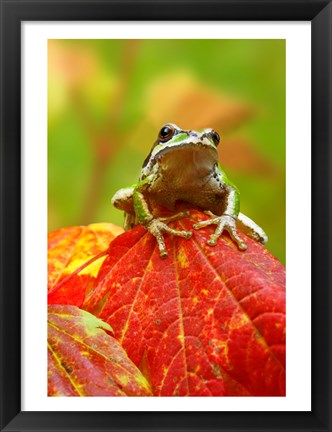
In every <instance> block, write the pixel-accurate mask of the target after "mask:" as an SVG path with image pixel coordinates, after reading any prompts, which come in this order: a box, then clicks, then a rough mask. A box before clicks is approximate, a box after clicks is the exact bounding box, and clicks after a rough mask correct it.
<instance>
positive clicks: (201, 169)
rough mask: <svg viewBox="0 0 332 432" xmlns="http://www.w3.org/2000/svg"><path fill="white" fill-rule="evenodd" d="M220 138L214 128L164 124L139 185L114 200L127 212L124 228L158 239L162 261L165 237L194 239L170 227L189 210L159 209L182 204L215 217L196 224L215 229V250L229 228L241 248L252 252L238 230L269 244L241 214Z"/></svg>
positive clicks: (118, 206) (260, 232)
mask: <svg viewBox="0 0 332 432" xmlns="http://www.w3.org/2000/svg"><path fill="white" fill-rule="evenodd" d="M219 141H220V137H219V135H218V133H217V132H216V131H214V130H213V129H210V128H209V129H203V130H201V131H199V132H197V131H194V130H182V129H181V128H179V127H178V126H177V125H175V124H173V123H167V124H165V125H164V126H163V127H162V128H161V130H160V132H159V134H158V138H157V140H156V141H155V143H154V144H153V146H152V149H151V151H150V153H149V155H148V156H147V158H146V159H145V161H144V163H143V166H142V170H141V175H140V177H139V180H138V182H137V183H136V184H134V185H133V186H131V187H128V188H125V189H120V190H119V191H117V192H116V193H115V195H114V196H113V198H112V203H113V205H114V206H115V207H116V208H118V209H120V210H123V211H124V214H125V221H124V228H125V230H128V229H130V228H132V227H134V226H135V225H138V224H141V225H143V226H144V227H145V228H146V229H147V230H148V231H149V232H150V233H151V234H153V235H154V236H155V238H156V240H157V243H158V247H159V252H160V256H161V257H165V256H167V250H166V247H165V241H164V234H165V233H169V234H172V235H175V236H180V237H184V238H186V239H189V238H190V237H191V236H192V232H190V231H180V230H176V229H173V228H170V227H169V226H168V225H167V223H168V222H169V221H172V220H176V219H179V218H181V217H183V216H185V215H188V212H183V211H182V212H180V213H176V214H173V215H172V216H169V217H158V216H157V214H156V213H157V212H156V211H155V210H156V209H157V208H158V206H159V207H160V206H163V207H166V208H167V209H169V210H172V211H174V210H175V205H176V203H178V202H185V203H187V204H188V205H190V206H192V207H199V208H200V209H202V210H203V211H205V213H206V214H208V215H209V216H210V218H209V219H207V220H204V221H200V222H197V223H196V224H195V225H193V228H194V229H196V230H198V229H200V228H203V227H206V226H208V225H216V229H215V231H214V233H212V234H211V236H210V238H209V240H208V244H209V245H210V246H214V245H215V244H216V242H217V240H218V238H219V237H220V236H221V234H222V232H223V231H224V230H226V231H227V232H228V233H229V234H230V236H231V238H232V240H233V241H234V242H235V244H236V245H237V247H238V248H239V249H240V250H245V249H246V248H247V246H246V244H245V243H244V242H243V240H242V239H241V238H240V237H239V235H238V233H237V230H240V231H242V232H244V233H246V234H247V235H248V236H250V237H251V238H253V239H255V240H257V241H258V242H260V243H262V244H264V243H266V242H267V236H266V234H265V233H264V231H263V230H262V228H260V227H259V226H258V225H257V224H256V223H255V222H253V221H252V220H251V219H249V218H248V217H247V216H245V215H244V214H242V213H240V198H239V195H240V194H239V191H238V189H237V187H236V186H235V185H234V184H233V183H232V182H231V181H230V180H229V179H228V178H227V176H226V174H225V173H224V172H223V171H222V169H221V167H220V165H219V163H218V151H217V146H218V144H219Z"/></svg>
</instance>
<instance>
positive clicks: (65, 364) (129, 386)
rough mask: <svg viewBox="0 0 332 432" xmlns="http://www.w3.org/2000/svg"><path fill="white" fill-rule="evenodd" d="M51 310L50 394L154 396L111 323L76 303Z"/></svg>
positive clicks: (49, 320) (49, 342) (49, 317)
mask: <svg viewBox="0 0 332 432" xmlns="http://www.w3.org/2000/svg"><path fill="white" fill-rule="evenodd" d="M48 312H49V313H48V395H49V396H151V391H150V387H149V384H148V382H147V381H146V379H145V378H144V377H143V375H142V374H141V372H140V371H139V370H138V369H137V367H136V366H135V365H134V364H133V363H132V362H131V360H129V358H128V357H127V355H126V353H125V351H124V350H123V348H121V346H120V345H119V343H118V342H117V341H116V340H115V339H114V338H113V337H112V336H110V335H109V334H107V333H106V332H112V329H111V327H110V326H109V325H108V324H106V323H104V322H103V321H102V320H100V319H98V318H96V317H95V316H93V315H91V314H89V313H88V312H85V311H83V310H80V309H78V308H77V307H75V306H62V305H52V306H49V311H48Z"/></svg>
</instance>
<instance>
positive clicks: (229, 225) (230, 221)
mask: <svg viewBox="0 0 332 432" xmlns="http://www.w3.org/2000/svg"><path fill="white" fill-rule="evenodd" d="M204 213H206V214H208V215H209V216H211V219H207V220H204V221H201V222H198V223H196V224H195V225H193V228H194V229H195V230H198V229H200V228H203V227H206V226H208V225H217V228H216V230H215V232H214V233H213V234H211V236H210V238H209V240H208V241H207V243H208V244H209V245H210V246H215V245H216V244H217V240H218V238H219V237H220V236H221V234H222V233H223V231H224V230H226V231H227V232H228V233H229V235H230V236H231V238H232V240H233V241H234V242H235V243H236V244H237V246H238V248H239V249H240V250H246V249H247V245H246V244H245V243H244V242H243V241H242V240H241V239H240V237H239V236H238V234H237V232H236V225H235V219H234V218H233V217H232V216H229V215H223V216H216V215H214V214H213V213H211V212H210V211H206V212H204Z"/></svg>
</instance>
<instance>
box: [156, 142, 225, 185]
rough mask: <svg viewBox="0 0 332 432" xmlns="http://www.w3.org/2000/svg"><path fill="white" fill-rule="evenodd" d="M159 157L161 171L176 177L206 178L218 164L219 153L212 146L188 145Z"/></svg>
mask: <svg viewBox="0 0 332 432" xmlns="http://www.w3.org/2000/svg"><path fill="white" fill-rule="evenodd" d="M171 150H172V151H171ZM171 150H168V151H165V152H164V153H163V154H160V155H158V159H157V162H158V164H159V166H160V167H161V169H162V170H163V171H164V172H165V171H167V172H168V173H169V174H170V173H171V172H173V173H174V175H179V174H181V173H182V174H183V175H185V173H187V175H189V176H190V175H192V176H195V175H199V176H200V177H201V176H206V175H207V174H209V173H211V172H212V171H213V169H214V166H215V165H216V164H217V163H218V152H217V149H216V148H213V147H212V146H208V145H205V146H197V145H192V146H189V145H186V146H183V147H180V146H179V147H178V148H176V149H175V148H173V149H171Z"/></svg>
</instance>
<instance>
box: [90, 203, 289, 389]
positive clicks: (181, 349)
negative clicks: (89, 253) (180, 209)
mask: <svg viewBox="0 0 332 432" xmlns="http://www.w3.org/2000/svg"><path fill="white" fill-rule="evenodd" d="M204 218H206V216H205V215H204V214H203V213H201V212H198V211H191V217H190V218H185V219H182V220H181V221H177V222H174V223H173V224H172V225H173V227H175V228H178V229H186V230H191V231H193V237H192V238H191V239H189V240H184V239H182V238H179V237H172V236H166V246H167V250H168V251H169V256H168V257H167V258H166V259H164V260H162V259H161V258H160V257H159V251H158V248H157V247H156V241H155V238H154V237H153V236H152V235H150V234H149V233H147V232H146V230H145V229H144V228H142V227H140V226H139V227H136V228H134V229H133V230H131V231H129V232H127V233H125V234H123V235H121V236H119V237H117V238H116V239H115V240H114V241H113V242H112V243H111V245H110V249H109V252H108V253H109V255H108V257H107V258H106V259H105V261H104V262H103V264H102V266H101V268H100V271H99V274H98V277H97V279H96V281H95V284H94V288H93V290H92V291H91V292H90V293H89V295H88V296H87V298H86V299H85V301H84V303H83V306H82V307H83V308H84V309H86V310H88V311H90V312H92V313H94V314H96V315H98V316H99V317H100V318H102V319H103V320H104V321H106V322H107V323H109V324H110V325H111V326H112V328H113V329H114V334H115V337H116V338H117V340H118V341H119V342H120V343H121V345H122V346H123V347H124V348H125V350H126V352H127V354H128V356H129V357H130V358H131V360H132V361H133V362H134V363H135V364H136V365H138V366H139V367H140V368H141V370H142V371H143V372H144V374H145V376H147V377H148V379H149V380H150V383H151V385H152V389H153V392H154V394H155V395H163V396H166V395H167V396H171V395H181V396H184V395H196V396H209V395H210V396H211V395H214V396H215V395H218V396H223V395H227V396H234V395H255V396H281V395H285V269H284V267H283V266H282V265H281V264H280V263H279V262H278V261H277V259H275V258H274V257H273V256H272V255H271V254H270V253H269V252H268V251H267V250H266V249H265V247H263V246H261V245H260V244H258V243H257V242H255V241H253V240H251V239H249V238H248V237H246V236H244V235H243V234H241V236H242V238H243V239H244V240H245V241H246V243H247V245H248V249H247V251H245V252H241V251H239V250H238V249H237V247H236V246H235V245H234V243H233V242H232V241H231V239H230V238H229V237H228V236H227V234H226V235H224V236H223V237H222V238H221V239H219V241H218V243H217V245H216V246H215V247H211V246H208V245H207V244H206V241H207V239H208V238H209V235H210V233H211V229H212V228H205V229H201V230H199V231H194V230H193V229H192V224H193V223H194V222H195V221H194V220H193V219H195V220H201V219H204ZM170 225H171V224H170Z"/></svg>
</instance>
